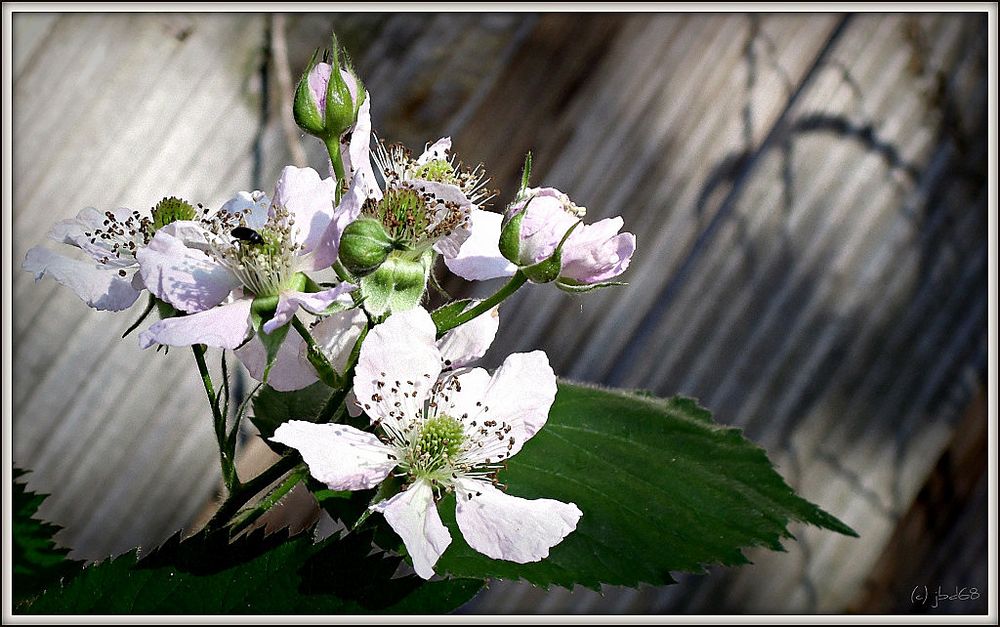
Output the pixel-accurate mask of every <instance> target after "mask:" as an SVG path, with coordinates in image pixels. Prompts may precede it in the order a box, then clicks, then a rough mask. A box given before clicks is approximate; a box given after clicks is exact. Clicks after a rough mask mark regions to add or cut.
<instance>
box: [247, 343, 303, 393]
mask: <svg viewBox="0 0 1000 627" xmlns="http://www.w3.org/2000/svg"><path fill="white" fill-rule="evenodd" d="M305 351H306V343H305V340H303V339H302V338H301V337H299V336H298V335H297V334H295V333H290V334H289V335H288V337H286V338H285V341H284V342H282V343H281V347H280V348H279V349H278V354H277V355H276V356H275V358H274V363H273V364H271V372H270V374H268V377H267V384H268V385H270V386H271V387H272V388H274V389H275V390H278V391H279V392H291V391H293V390H301V389H302V388H304V387H308V386H310V385H312V384H313V383H316V381H317V380H318V378H317V376H316V369H315V368H313V366H312V364H310V363H309V360H308V359H307V358H306V357H305ZM234 352H235V353H236V357H238V358H239V360H240V361H241V362H243V365H244V366H246V369H247V371H249V372H250V376H251V377H253V378H254V379H256V380H257V381H261V380H263V378H264V371H265V370H266V368H267V349H266V348H264V344H263V343H262V342H261V341H260V338H259V337H257V336H254V337H252V338H250V339H249V340H248V341H247V343H246V344H244V345H243V346H241V347H240V348H237V349H236V350H235V351H234Z"/></svg>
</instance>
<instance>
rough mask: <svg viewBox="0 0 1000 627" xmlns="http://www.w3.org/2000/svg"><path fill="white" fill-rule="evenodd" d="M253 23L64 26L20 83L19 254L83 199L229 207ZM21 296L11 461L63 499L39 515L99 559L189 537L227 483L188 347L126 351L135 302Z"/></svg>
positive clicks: (249, 120) (238, 177)
mask: <svg viewBox="0 0 1000 627" xmlns="http://www.w3.org/2000/svg"><path fill="white" fill-rule="evenodd" d="M261 25H262V20H261V18H260V17H257V16H202V17H198V18H194V17H191V16H178V15H172V16H149V15H74V16H61V17H59V18H58V19H57V20H56V21H55V22H54V23H53V24H52V25H51V28H52V33H51V35H50V37H49V39H48V43H47V44H46V45H45V46H43V47H40V48H38V49H37V50H35V51H34V53H33V55H34V56H33V57H32V61H31V63H30V64H28V65H25V66H24V67H25V68H26V69H25V72H24V73H23V75H22V76H21V77H19V78H18V79H17V80H16V81H15V83H14V102H15V111H14V135H15V143H16V145H17V148H16V149H15V152H14V202H15V207H14V212H13V223H14V238H13V239H14V259H15V260H18V261H19V260H20V259H21V258H23V255H24V253H25V252H26V250H27V248H29V247H30V246H33V245H35V244H38V243H42V240H43V239H44V235H45V232H46V231H47V230H48V229H49V227H50V226H51V225H52V223H54V222H55V221H56V220H59V219H62V218H66V217H70V216H72V215H75V214H76V212H77V211H79V209H81V208H82V207H83V206H86V205H93V206H96V207H100V208H111V207H116V206H121V205H125V206H130V207H134V208H145V207H149V206H152V205H153V204H154V203H155V202H156V201H157V200H158V199H159V198H161V197H163V196H165V195H170V194H177V195H181V196H185V197H188V198H191V199H192V200H194V201H204V202H205V203H206V204H220V203H221V202H222V201H224V200H225V199H226V198H228V196H229V195H231V194H232V193H233V192H234V191H236V190H238V189H245V188H249V187H250V186H251V185H250V181H249V173H250V168H249V167H247V165H248V160H249V155H250V147H251V144H252V142H253V139H254V137H253V134H252V129H253V128H254V126H255V124H256V121H257V113H258V112H257V109H258V107H257V106H256V102H257V98H258V96H255V95H254V94H253V93H252V92H251V91H247V89H248V87H250V86H251V83H250V81H249V78H250V77H251V76H252V73H253V71H254V69H255V67H256V64H257V63H258V61H256V60H255V59H258V58H259V57H258V53H259V49H260V47H261V45H262V44H263V41H264V40H263V31H262V28H261ZM234 42H236V43H234ZM206 59H209V60H211V61H212V62H211V63H209V64H206ZM53 85H58V89H55V88H53ZM37 111H46V112H49V113H47V114H46V115H32V113H33V112H37ZM52 112H56V113H58V114H59V115H55V114H53V113H52ZM248 129H250V130H251V132H250V133H248V132H247V131H248ZM13 289H14V298H15V306H14V312H13V323H14V333H15V337H16V338H17V339H16V343H15V345H14V347H13V353H14V360H15V363H17V364H19V368H18V369H17V371H16V372H15V373H13V380H14V383H13V387H14V399H13V401H14V426H13V429H14V434H15V437H14V459H15V462H16V463H17V464H19V465H21V466H23V467H26V468H29V469H32V470H33V471H34V473H33V474H32V476H31V485H32V486H33V487H37V488H38V489H41V490H43V491H47V492H51V493H53V496H52V497H51V498H50V499H49V500H47V501H46V503H45V505H44V508H43V510H42V514H43V515H44V516H46V517H48V518H50V519H51V520H53V521H55V522H58V523H59V524H62V525H64V526H65V527H66V530H65V531H64V532H63V533H62V534H61V535H60V540H61V541H62V542H64V543H66V544H67V545H69V546H71V547H74V548H75V549H76V550H75V554H76V555H77V556H79V557H84V558H98V557H102V556H106V555H108V554H109V553H112V552H120V551H124V550H127V549H128V548H130V547H132V546H135V545H137V544H148V543H149V542H155V541H157V540H159V539H162V538H163V537H165V536H166V535H168V534H169V533H171V532H173V531H174V530H176V529H177V528H180V527H181V526H182V525H184V524H185V523H186V522H187V521H189V520H190V519H191V518H192V517H193V516H194V515H195V514H196V513H197V511H198V510H199V509H200V508H201V507H202V501H203V499H205V498H207V497H208V496H209V495H210V494H211V493H212V492H213V491H214V490H215V489H216V480H215V477H216V475H217V472H218V471H217V468H216V464H217V462H216V453H215V451H214V444H213V439H212V434H211V427H210V425H209V422H210V418H209V415H208V412H207V407H206V406H205V403H204V399H203V398H202V397H203V391H202V390H201V389H200V382H199V380H198V378H197V376H196V373H195V371H194V369H193V368H192V367H191V363H190V358H189V356H188V355H187V353H185V352H184V351H173V352H171V354H170V355H169V356H167V357H163V356H161V355H156V354H154V353H153V352H151V351H150V352H146V353H142V352H140V351H139V350H138V347H137V346H136V340H135V338H134V337H131V338H129V339H128V340H126V341H121V340H120V339H119V336H120V335H121V333H122V331H123V330H124V329H125V328H126V326H127V325H128V324H129V323H130V322H131V321H132V319H133V318H134V316H135V315H137V311H138V309H139V307H138V306H137V307H136V311H134V312H130V313H123V314H106V313H103V314H102V313H98V312H91V311H89V310H87V308H86V307H85V306H84V305H83V304H81V303H80V302H79V301H77V300H76V298H75V296H74V295H73V294H71V293H70V292H69V291H68V290H65V289H64V288H61V287H59V286H57V285H55V284H54V283H53V282H52V281H48V280H47V281H44V282H42V283H39V284H33V282H32V280H31V277H30V276H29V275H28V274H27V273H23V272H17V273H15V276H14V286H13Z"/></svg>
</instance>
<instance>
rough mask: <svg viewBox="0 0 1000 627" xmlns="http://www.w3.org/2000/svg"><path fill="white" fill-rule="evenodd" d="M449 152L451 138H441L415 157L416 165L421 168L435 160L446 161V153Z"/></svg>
mask: <svg viewBox="0 0 1000 627" xmlns="http://www.w3.org/2000/svg"><path fill="white" fill-rule="evenodd" d="M450 150H451V137H442V138H441V139H439V140H437V141H436V142H434V143H433V144H431V145H430V146H428V147H427V148H426V149H425V150H424V152H423V154H421V155H420V156H419V157H417V165H418V166H421V165H424V164H425V163H428V162H430V161H434V160H436V159H447V158H448V152H449V151H450Z"/></svg>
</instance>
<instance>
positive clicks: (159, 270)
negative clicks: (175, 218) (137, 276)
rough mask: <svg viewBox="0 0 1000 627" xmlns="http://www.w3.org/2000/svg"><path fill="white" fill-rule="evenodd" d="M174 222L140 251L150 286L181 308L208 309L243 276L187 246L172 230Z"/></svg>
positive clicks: (157, 295)
mask: <svg viewBox="0 0 1000 627" xmlns="http://www.w3.org/2000/svg"><path fill="white" fill-rule="evenodd" d="M171 226H173V225H169V226H167V227H164V228H162V229H160V230H159V231H157V233H156V236H155V237H153V239H152V240H151V241H150V242H149V245H147V246H146V247H145V248H142V249H140V250H139V252H138V253H136V258H137V259H138V260H139V272H140V273H142V280H143V282H144V283H145V284H146V288H147V289H148V290H149V291H150V292H152V293H153V294H154V295H155V296H156V297H157V298H159V299H161V300H164V301H166V302H168V303H170V304H171V305H173V306H174V307H176V308H177V309H180V310H181V311H187V312H196V311H204V310H206V309H209V308H210V307H214V306H215V305H218V304H219V303H221V302H222V301H223V300H224V299H225V298H226V297H227V296H229V293H230V292H231V291H232V290H233V288H235V287H236V286H238V285H239V280H238V279H237V278H236V277H235V276H234V275H233V273H232V272H230V271H229V270H228V269H226V268H225V267H224V266H222V265H220V264H219V263H217V262H216V261H214V260H213V259H212V258H210V257H209V256H208V255H207V254H205V253H204V252H202V251H201V250H197V249H195V248H189V247H188V246H185V245H184V242H183V241H182V240H181V239H179V238H177V237H174V235H172V234H171V230H172V229H171V228H170V227H171Z"/></svg>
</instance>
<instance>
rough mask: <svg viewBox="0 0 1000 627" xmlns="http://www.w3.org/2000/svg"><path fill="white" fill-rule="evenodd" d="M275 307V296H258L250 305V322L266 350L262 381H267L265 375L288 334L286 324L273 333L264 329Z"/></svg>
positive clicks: (272, 315) (266, 375) (267, 373)
mask: <svg viewBox="0 0 1000 627" xmlns="http://www.w3.org/2000/svg"><path fill="white" fill-rule="evenodd" d="M277 307H278V297H277V296H258V297H257V298H254V299H253V303H252V304H251V305H250V323H251V324H252V325H253V330H254V333H256V334H257V337H258V339H260V342H261V344H263V345H264V350H265V351H266V352H267V365H266V366H265V367H264V376H263V377H261V382H262V383H267V377H268V375H270V374H271V366H273V365H274V360H275V358H276V357H277V356H278V350H280V349H281V343H282V342H284V341H285V337H286V336H287V335H288V325H287V324H285V325H282V326H280V327H278V328H277V329H275V330H274V332H273V333H268V332H266V331H264V323H266V322H267V321H268V320H270V319H271V318H273V317H274V310H275V309H277Z"/></svg>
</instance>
